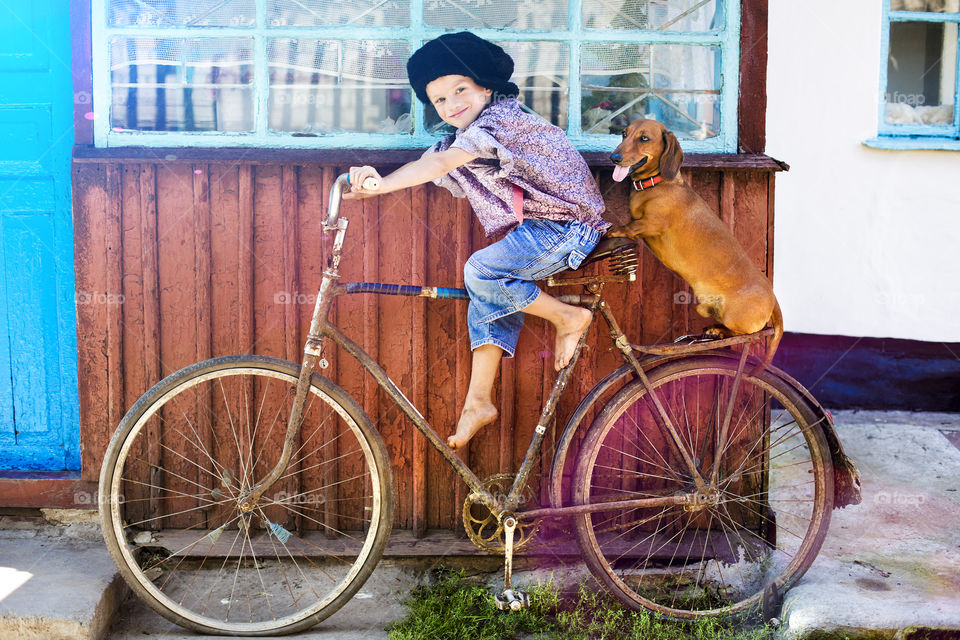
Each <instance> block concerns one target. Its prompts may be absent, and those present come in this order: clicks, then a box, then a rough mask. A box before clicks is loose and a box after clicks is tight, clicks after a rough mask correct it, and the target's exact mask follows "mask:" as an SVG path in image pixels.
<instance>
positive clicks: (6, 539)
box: [0, 412, 960, 640]
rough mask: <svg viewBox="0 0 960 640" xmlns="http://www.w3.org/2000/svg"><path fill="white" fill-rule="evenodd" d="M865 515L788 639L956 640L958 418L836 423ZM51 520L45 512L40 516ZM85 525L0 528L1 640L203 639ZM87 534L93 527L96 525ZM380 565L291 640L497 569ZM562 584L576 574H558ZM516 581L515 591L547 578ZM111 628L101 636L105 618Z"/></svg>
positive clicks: (808, 585) (797, 613)
mask: <svg viewBox="0 0 960 640" xmlns="http://www.w3.org/2000/svg"><path fill="white" fill-rule="evenodd" d="M835 419H836V422H837V431H838V433H839V436H840V440H841V442H842V443H843V445H844V448H845V449H846V452H847V454H848V455H849V456H850V457H851V458H852V459H853V460H854V462H855V463H856V464H857V466H858V468H859V469H860V473H861V477H862V481H863V503H862V504H860V505H857V506H853V507H847V508H846V509H840V510H835V511H834V512H833V516H832V522H831V526H830V532H829V534H828V536H827V539H826V542H825V543H824V547H823V549H822V551H821V552H820V555H819V556H818V558H817V560H816V562H814V564H813V566H812V567H811V568H810V570H809V571H808V572H807V573H806V575H805V576H804V577H803V578H802V579H801V580H800V581H799V582H798V583H797V584H796V585H795V586H794V588H793V589H791V590H790V591H789V592H788V593H787V594H786V595H785V598H784V602H783V608H782V611H781V614H780V617H781V619H782V625H781V627H780V635H782V636H783V637H784V638H785V639H786V638H800V637H818V638H822V637H843V635H847V636H849V637H850V638H896V639H897V640H916V639H919V638H934V637H935V638H960V415H952V414H951V415H947V414H911V413H903V412H890V413H887V412H884V413H866V412H838V413H836V414H835ZM48 516H50V517H56V514H52V515H51V514H48ZM91 527H94V525H92V523H90V522H89V521H88V522H86V523H84V522H83V521H81V522H79V523H77V522H73V523H68V525H67V526H63V524H62V523H61V526H59V527H53V526H43V527H39V528H38V527H37V526H36V525H30V524H29V523H27V522H26V521H25V520H24V519H16V518H10V517H2V516H0V640H3V639H5V638H17V639H18V640H19V639H20V638H28V639H29V638H57V639H59V638H84V639H89V638H94V639H99V638H104V637H106V638H109V639H110V640H120V639H123V640H129V639H133V638H137V639H142V638H147V637H150V638H163V639H172V638H201V637H203V636H198V635H196V634H193V633H190V632H186V631H183V630H181V629H179V628H178V627H176V626H174V625H173V624H171V623H168V622H167V621H166V620H164V619H163V618H161V617H160V616H157V615H155V614H154V613H153V612H152V611H150V610H149V609H147V608H146V607H145V606H144V605H142V604H140V603H139V602H138V601H136V600H135V599H127V600H123V601H122V604H121V600H122V598H123V595H124V588H123V586H122V584H121V583H119V582H117V581H116V579H115V577H116V575H115V571H114V570H113V569H112V568H111V565H110V564H109V562H110V560H109V557H108V556H107V553H106V551H105V549H104V548H103V545H102V543H100V542H97V541H96V539H95V531H93V532H91ZM94 529H95V527H94ZM490 560H491V561H492V562H486V563H482V562H481V563H477V561H476V560H473V561H463V560H459V561H455V559H450V558H447V559H442V558H441V559H438V558H430V559H417V560H409V559H404V560H392V559H391V560H385V561H384V562H382V563H381V565H380V566H379V567H378V569H377V571H375V572H374V574H373V577H372V578H371V579H370V581H368V582H367V584H366V585H364V587H363V588H362V589H361V590H360V593H359V594H358V595H357V596H356V597H355V598H354V599H353V600H352V601H351V602H350V603H349V604H348V605H347V606H345V607H344V608H343V609H341V610H340V611H339V612H337V613H336V614H334V615H333V616H332V617H331V618H329V619H328V620H326V621H325V622H323V623H322V624H321V625H319V626H318V627H316V628H315V629H313V630H311V631H309V632H305V633H302V634H300V635H299V636H298V637H302V638H336V639H337V640H341V639H343V640H352V639H354V638H356V639H359V638H364V639H366V638H371V639H376V638H386V637H387V633H386V631H385V630H384V628H385V627H386V625H387V624H389V623H390V622H392V621H394V620H398V619H400V618H402V617H404V615H405V614H406V611H405V608H404V607H403V605H402V604H401V600H402V599H403V598H404V597H405V596H406V594H408V593H409V591H410V590H411V589H412V588H413V587H414V586H415V585H417V584H422V583H423V582H424V581H426V580H427V579H428V577H429V570H430V569H431V568H432V567H433V566H435V565H436V564H438V563H441V562H445V563H448V564H451V563H453V564H457V563H458V562H459V566H464V565H466V566H471V564H470V563H471V562H472V563H474V564H473V565H472V566H474V567H475V569H476V571H477V573H480V574H482V575H488V576H490V581H491V583H493V582H495V581H496V580H497V578H498V577H499V579H500V580H502V576H498V573H497V571H496V569H497V564H498V561H496V560H495V559H490ZM565 570H566V571H567V575H566V576H565V577H563V578H561V580H560V582H561V583H566V582H575V581H576V580H577V579H579V578H580V577H581V576H583V575H584V573H583V570H582V568H577V567H566V568H565ZM545 575H546V574H545V573H544V571H543V570H540V571H534V572H529V573H524V572H520V574H519V575H518V576H517V578H516V580H515V581H516V582H517V583H519V584H523V583H525V582H526V583H531V582H536V581H537V580H538V579H542V578H544V577H545ZM117 607H119V610H118V613H117V614H116V615H113V616H112V626H110V627H109V629H108V627H107V622H109V621H110V618H111V614H112V612H113V610H114V609H115V608H117Z"/></svg>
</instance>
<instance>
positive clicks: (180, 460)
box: [103, 357, 393, 636]
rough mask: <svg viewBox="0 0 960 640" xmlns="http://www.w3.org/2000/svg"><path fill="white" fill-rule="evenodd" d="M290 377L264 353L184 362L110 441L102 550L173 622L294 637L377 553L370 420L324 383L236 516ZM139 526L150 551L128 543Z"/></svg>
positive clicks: (257, 474) (382, 474) (385, 478)
mask: <svg viewBox="0 0 960 640" xmlns="http://www.w3.org/2000/svg"><path fill="white" fill-rule="evenodd" d="M224 361H231V363H230V364H222V363H223V362H224ZM264 362H266V363H267V364H266V365H265V364H264ZM233 363H235V364H233ZM298 378H299V367H297V366H296V365H293V364H288V363H284V362H282V361H274V360H271V359H266V358H253V357H251V358H240V357H238V358H230V359H220V360H213V361H209V363H202V365H196V366H195V367H191V370H189V371H188V370H183V371H181V372H178V373H177V374H174V376H171V377H170V378H167V379H165V380H164V381H162V382H161V383H160V384H159V385H156V387H154V388H153V389H152V390H151V392H148V396H146V397H145V398H144V400H143V401H142V402H140V403H138V405H137V407H138V408H137V409H136V411H133V410H132V411H131V413H130V414H128V416H127V417H126V418H125V419H124V423H122V424H121V425H120V427H119V429H120V430H121V431H122V436H119V437H118V439H115V441H114V442H112V443H111V446H110V449H109V450H108V452H107V458H106V460H105V463H104V465H105V469H106V468H108V465H109V468H110V469H112V470H113V471H112V474H111V475H110V476H107V478H108V481H106V482H105V484H104V485H103V486H104V487H107V486H110V487H111V489H110V491H111V496H110V500H109V506H108V509H109V513H107V514H106V515H105V537H106V538H107V543H108V545H111V547H112V548H113V549H114V550H115V553H114V556H115V557H119V558H121V559H122V563H123V564H125V565H126V569H127V570H128V572H127V573H124V574H123V575H124V577H125V579H128V580H132V581H133V582H131V584H133V585H135V586H136V587H137V589H138V590H139V591H138V593H140V594H141V595H142V594H144V593H146V594H147V595H146V596H145V597H149V598H150V599H151V601H152V602H153V604H154V605H156V606H155V608H157V609H158V610H159V611H161V613H163V614H164V615H165V616H167V617H168V618H170V619H171V620H173V621H174V622H177V623H178V624H181V625H183V626H187V627H189V628H191V629H193V630H195V631H201V632H208V633H222V634H228V635H241V636H243V635H252V634H253V633H254V632H256V633H258V634H262V633H263V632H271V633H273V632H276V633H277V634H283V633H291V632H294V631H299V630H302V629H305V628H307V627H308V626H310V625H312V624H314V623H316V622H318V621H319V620H321V619H323V618H325V617H326V616H328V615H330V614H331V613H333V612H334V611H335V610H336V609H338V608H339V607H340V606H341V605H342V604H343V603H345V602H346V601H348V600H349V599H350V597H351V596H352V594H353V593H355V592H356V590H357V589H359V587H360V585H361V583H362V581H363V580H364V579H365V576H366V575H368V574H369V571H361V570H360V569H361V567H364V566H367V565H372V563H375V562H376V561H377V560H378V559H379V557H380V555H381V554H382V552H383V546H384V544H385V542H386V534H387V532H388V531H389V528H390V526H391V523H392V512H393V497H392V488H391V487H390V485H389V481H390V468H389V459H388V458H387V455H386V451H385V449H384V447H383V444H382V441H381V440H380V439H379V437H378V436H377V435H376V431H375V429H374V428H373V426H372V424H370V421H369V418H367V417H366V415H365V414H363V413H362V411H359V410H358V409H356V408H355V407H356V405H355V404H340V403H339V402H338V400H336V398H337V397H338V396H337V395H336V394H338V393H339V394H342V393H343V392H342V391H339V390H337V388H336V387H334V386H333V385H332V384H330V383H329V382H326V381H324V382H322V383H317V382H313V383H312V386H311V387H310V389H309V391H308V401H307V402H306V403H305V404H304V413H303V422H302V425H301V432H300V434H299V436H298V442H297V444H296V447H295V450H294V452H293V454H292V455H291V461H290V463H289V464H288V466H287V468H286V469H285V470H284V471H283V473H282V474H281V477H280V478H279V479H278V480H277V482H276V483H275V484H274V485H273V489H272V490H271V492H270V493H273V494H274V497H273V498H271V497H270V496H268V495H266V494H265V495H263V496H262V497H261V498H260V499H259V501H258V502H257V503H255V504H254V505H253V509H252V510H249V511H242V510H241V509H240V505H239V504H238V500H239V498H240V497H241V496H242V495H244V493H245V491H247V490H248V489H249V488H251V487H252V486H254V485H256V484H257V482H258V478H262V477H265V475H266V472H268V471H269V470H271V469H273V468H274V467H275V466H276V464H277V460H278V459H279V455H280V447H279V446H277V443H276V442H274V441H275V440H277V437H278V433H280V431H282V430H285V427H286V424H287V421H286V416H287V414H289V412H290V407H291V405H292V400H293V397H294V391H295V389H296V384H297V380H298ZM324 380H325V379H324ZM259 481H262V480H259ZM120 491H126V492H127V494H128V495H126V496H121V495H120ZM244 506H245V508H248V507H247V506H246V505H244ZM161 522H162V523H163V526H160V523H161ZM231 527H234V529H231ZM138 529H149V530H150V531H151V538H150V541H149V542H147V543H142V540H141V543H137V542H136V541H135V540H140V539H143V540H145V537H143V536H141V535H140V533H139V532H138ZM135 534H136V535H135ZM131 575H132V576H133V577H132V578H131V577H130V576H131ZM144 589H145V590H146V591H145V592H144Z"/></svg>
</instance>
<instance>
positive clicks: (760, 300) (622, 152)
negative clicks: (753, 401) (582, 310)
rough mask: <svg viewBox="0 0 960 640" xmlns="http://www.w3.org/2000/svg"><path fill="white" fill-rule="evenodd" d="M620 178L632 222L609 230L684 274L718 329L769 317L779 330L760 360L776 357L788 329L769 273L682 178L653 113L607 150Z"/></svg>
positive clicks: (736, 330)
mask: <svg viewBox="0 0 960 640" xmlns="http://www.w3.org/2000/svg"><path fill="white" fill-rule="evenodd" d="M610 160H611V161H613V164H614V165H615V168H614V170H613V179H614V180H616V181H617V182H620V181H621V180H623V179H624V178H625V177H627V175H628V174H629V175H630V179H631V181H633V183H634V186H635V188H634V190H633V191H632V192H631V194H630V217H631V218H633V220H632V221H631V222H629V223H628V224H625V225H623V226H622V227H618V228H616V229H613V230H611V231H610V232H608V233H607V236H610V237H628V238H633V239H636V238H643V240H644V242H646V243H647V246H648V247H650V250H651V251H653V254H654V255H655V256H657V258H659V259H660V261H661V262H663V264H665V265H666V266H667V268H669V269H670V270H671V271H673V272H675V273H676V274H677V275H679V276H680V277H681V278H683V279H684V280H686V281H687V283H688V284H689V285H690V287H691V288H692V289H693V293H694V295H695V296H696V300H697V301H698V304H697V313H699V314H700V315H701V316H703V317H704V318H713V319H714V320H717V321H718V322H720V323H721V324H722V326H716V327H711V328H710V329H708V330H707V332H708V333H711V334H713V335H715V336H730V335H737V334H744V333H753V332H755V331H760V330H761V329H763V328H764V327H765V326H766V324H767V322H768V321H772V323H773V327H774V335H773V338H772V339H771V340H770V343H769V345H768V347H767V353H766V355H765V357H764V359H763V364H762V365H761V366H760V367H758V368H757V371H759V370H760V369H761V368H763V367H766V366H767V365H769V364H770V361H771V360H773V355H774V353H776V351H777V345H779V343H780V338H781V337H783V316H782V315H781V313H780V305H779V304H778V303H777V298H776V297H775V296H774V295H773V288H772V287H771V286H770V282H769V280H767V278H766V276H764V275H763V273H762V272H761V271H760V270H759V269H758V268H757V267H756V265H754V264H753V262H752V261H751V260H750V258H749V257H747V254H746V253H745V252H744V251H743V248H742V247H741V246H740V244H739V243H738V242H737V240H736V238H734V237H733V234H732V233H731V232H730V230H729V229H728V228H727V226H726V225H725V224H724V223H723V222H722V221H721V220H720V218H719V217H718V216H717V215H716V214H715V213H714V212H713V211H711V210H710V207H709V206H707V203H706V202H704V201H703V199H702V198H700V196H698V195H697V194H696V193H695V192H694V190H693V189H691V188H690V187H689V186H687V185H686V184H685V183H684V182H683V178H682V177H681V176H680V165H681V164H682V162H683V151H682V150H681V149H680V144H679V143H678V142H677V138H676V136H674V135H673V134H672V133H670V132H669V131H667V129H666V127H664V126H663V125H662V124H660V123H659V122H656V121H654V120H636V121H634V122H632V123H631V124H630V126H629V127H627V130H626V131H625V132H624V134H623V142H621V143H620V145H619V146H618V147H617V148H616V150H615V151H614V152H613V154H612V155H611V156H610Z"/></svg>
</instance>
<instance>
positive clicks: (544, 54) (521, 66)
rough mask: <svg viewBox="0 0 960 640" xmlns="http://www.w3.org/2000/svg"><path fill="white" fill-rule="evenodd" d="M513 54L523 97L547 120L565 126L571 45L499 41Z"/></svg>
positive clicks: (516, 74) (518, 83)
mask: <svg viewBox="0 0 960 640" xmlns="http://www.w3.org/2000/svg"><path fill="white" fill-rule="evenodd" d="M497 44H499V45H500V46H501V47H503V48H504V49H505V50H506V52H507V53H509V54H510V57H512V58H513V62H514V69H513V78H512V80H513V81H514V82H515V83H516V84H517V86H518V87H520V100H521V101H522V102H523V103H524V104H525V105H527V106H528V107H530V108H531V109H533V110H534V111H536V112H537V113H538V114H540V115H541V116H543V117H544V118H545V119H546V120H547V121H548V122H550V123H552V124H555V125H557V126H558V127H562V128H564V129H566V127H567V111H568V108H567V106H568V98H569V93H570V71H569V69H570V47H569V45H567V44H566V43H564V42H498V43H497Z"/></svg>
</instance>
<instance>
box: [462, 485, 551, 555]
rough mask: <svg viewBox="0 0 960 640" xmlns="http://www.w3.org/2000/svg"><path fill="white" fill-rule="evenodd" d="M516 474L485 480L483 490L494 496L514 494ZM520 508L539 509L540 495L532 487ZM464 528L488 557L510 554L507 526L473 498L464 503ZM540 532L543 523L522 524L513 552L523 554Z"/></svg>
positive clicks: (523, 498) (468, 498)
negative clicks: (508, 551) (506, 533)
mask: <svg viewBox="0 0 960 640" xmlns="http://www.w3.org/2000/svg"><path fill="white" fill-rule="evenodd" d="M514 478H516V474H513V473H496V474H494V475H492V476H490V477H488V478H486V479H484V480H483V486H484V487H485V488H486V489H487V491H489V492H490V493H492V494H493V495H494V496H506V495H507V493H509V492H510V487H511V486H512V485H513V480H514ZM519 506H521V507H522V506H531V507H537V506H538V501H537V494H536V492H535V491H534V490H533V488H531V487H530V486H529V485H528V486H526V487H524V489H523V495H522V496H521V499H520V505H519ZM463 528H464V529H466V531H467V537H469V538H470V541H471V542H472V543H473V544H474V545H475V546H476V547H477V548H478V549H482V550H483V551H486V552H487V553H493V554H502V553H503V552H504V551H505V550H506V542H505V539H504V531H503V524H502V523H501V522H500V519H499V518H497V516H495V515H494V514H493V513H492V512H491V511H490V508H489V507H487V506H486V505H485V504H483V503H482V502H480V501H478V500H474V499H473V496H467V498H466V500H464V501H463ZM539 529H540V520H539V519H537V520H533V521H530V522H521V523H518V524H517V528H516V530H515V531H514V534H513V551H514V553H516V552H518V551H521V550H522V549H524V548H525V547H526V546H527V545H529V544H530V542H531V541H532V540H533V538H534V536H536V534H537V531H538V530H539Z"/></svg>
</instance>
